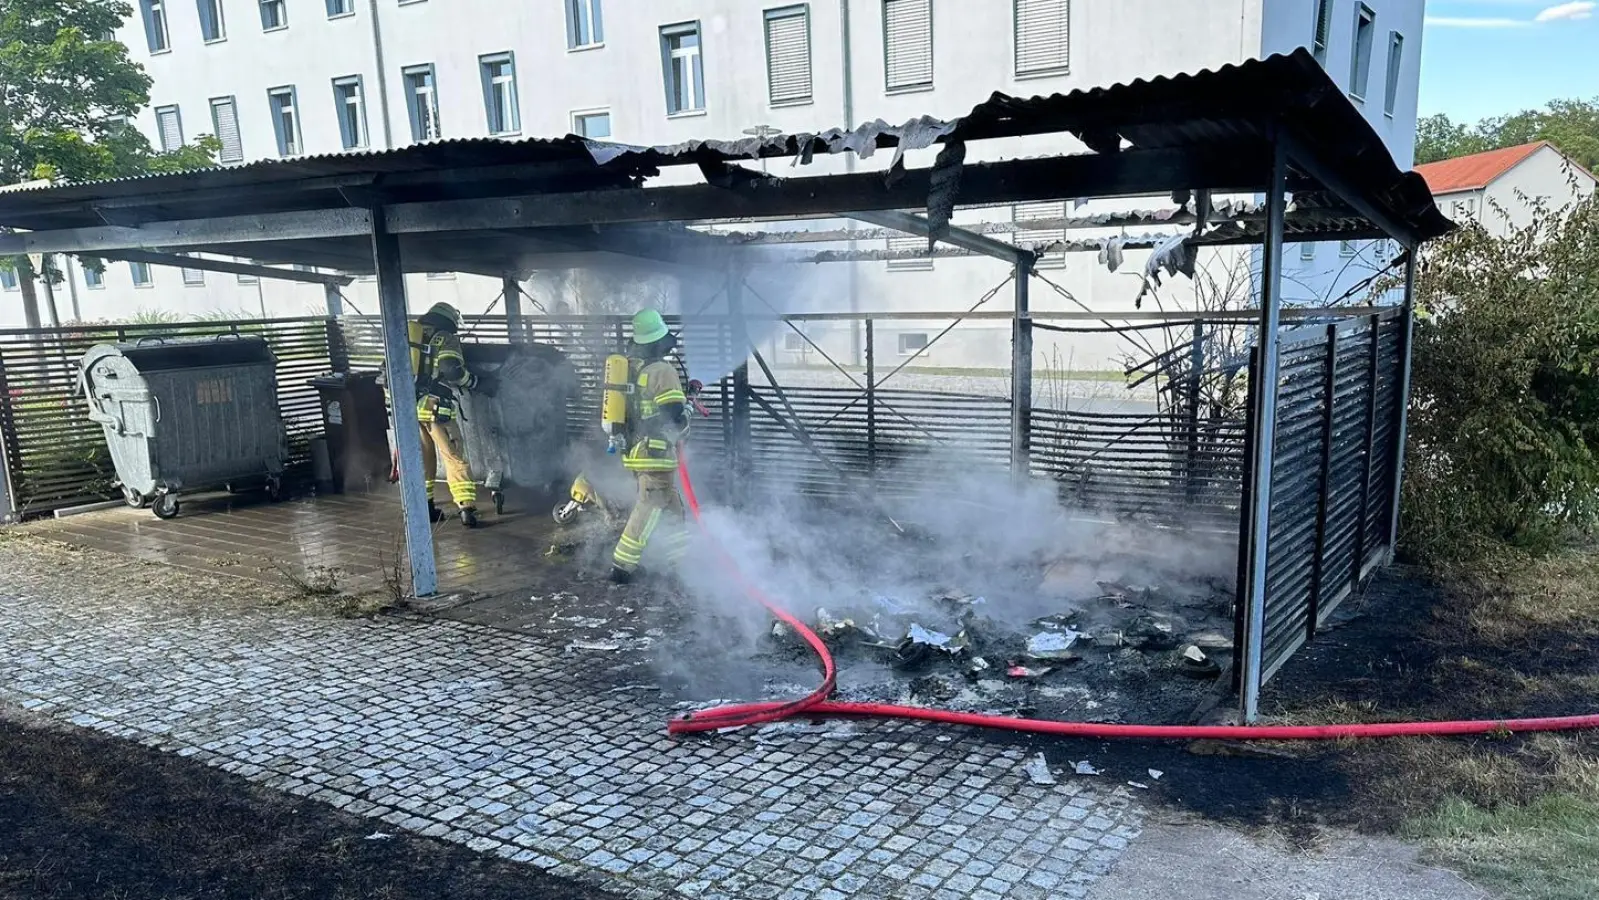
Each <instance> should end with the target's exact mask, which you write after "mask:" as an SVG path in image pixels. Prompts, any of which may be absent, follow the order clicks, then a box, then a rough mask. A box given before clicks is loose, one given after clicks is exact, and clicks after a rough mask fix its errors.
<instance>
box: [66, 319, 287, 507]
mask: <svg viewBox="0 0 1599 900" xmlns="http://www.w3.org/2000/svg"><path fill="white" fill-rule="evenodd" d="M78 377H79V379H80V386H81V387H82V390H83V394H84V397H85V398H86V400H87V401H88V404H89V418H90V419H92V420H93V421H95V422H98V423H100V425H101V427H102V428H104V429H105V439H106V444H107V445H108V446H109V447H110V449H111V461H112V463H113V464H114V465H115V466H116V470H117V480H118V481H119V482H120V483H121V485H122V495H123V498H124V499H125V500H127V502H128V505H129V506H134V507H143V506H145V505H147V504H148V505H150V506H151V508H152V509H153V510H154V512H155V514H156V515H157V516H159V517H160V518H163V519H170V518H172V517H173V516H175V515H177V514H178V493H179V492H180V491H185V490H188V491H193V490H204V489H210V488H217V487H221V486H224V485H226V486H228V487H229V488H230V489H231V488H233V487H234V486H236V485H237V486H261V487H264V488H266V491H267V495H268V496H269V497H271V498H272V499H274V500H276V499H278V498H279V497H280V496H281V492H282V487H283V469H284V464H285V462H286V460H287V458H288V439H287V436H286V434H285V432H284V428H283V420H282V418H281V417H280V416H279V415H278V392H277V360H276V359H275V358H274V357H273V355H272V350H271V348H270V347H268V346H267V342H266V341H265V340H264V339H262V338H259V337H250V336H242V337H241V336H237V335H221V336H218V337H203V338H141V339H140V340H139V341H138V342H136V343H127V344H100V345H98V346H95V347H93V348H91V349H90V350H89V352H87V353H85V354H84V355H83V359H82V361H81V362H80V363H79V371H78Z"/></svg>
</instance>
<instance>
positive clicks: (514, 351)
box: [460, 343, 577, 513]
mask: <svg viewBox="0 0 1599 900" xmlns="http://www.w3.org/2000/svg"><path fill="white" fill-rule="evenodd" d="M461 349H462V355H463V356H465V357H466V368H467V370H468V371H470V372H474V373H477V374H479V375H487V376H489V377H490V378H492V379H493V380H495V381H496V382H498V389H497V390H496V391H495V394H494V396H493V397H489V396H486V395H484V394H483V393H481V392H478V391H465V392H462V394H461V398H460V402H461V417H460V425H461V440H462V443H464V444H465V445H466V461H467V463H468V464H469V465H471V467H472V472H473V473H474V474H476V475H478V476H479V477H480V478H482V480H483V486H484V487H486V488H488V490H489V494H490V497H491V498H492V499H493V502H494V511H495V512H497V513H498V512H503V511H504V509H505V488H506V487H508V486H509V487H518V488H523V489H527V490H530V491H534V492H537V493H540V494H544V493H547V492H548V491H549V490H551V488H552V487H555V486H556V485H557V484H558V483H559V482H562V481H563V480H564V477H565V475H566V473H567V470H568V468H569V467H568V465H567V459H566V455H567V443H568V437H567V428H566V411H567V406H568V405H569V404H570V402H571V399H572V397H573V396H574V395H575V394H576V392H577V373H576V371H575V370H574V369H573V368H572V365H571V363H570V362H568V361H567V359H566V355H565V354H563V353H562V352H561V351H559V350H557V349H555V348H554V347H551V346H549V345H548V344H471V343H469V344H464V345H462V348H461ZM560 487H561V488H563V489H564V487H565V485H564V484H561V485H560Z"/></svg>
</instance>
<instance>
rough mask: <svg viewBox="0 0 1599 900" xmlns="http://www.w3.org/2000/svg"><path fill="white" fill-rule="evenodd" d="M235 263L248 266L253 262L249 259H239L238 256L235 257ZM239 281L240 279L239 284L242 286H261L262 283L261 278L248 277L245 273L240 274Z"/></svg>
mask: <svg viewBox="0 0 1599 900" xmlns="http://www.w3.org/2000/svg"><path fill="white" fill-rule="evenodd" d="M233 261H234V262H236V263H245V264H248V263H250V262H251V260H248V259H240V258H239V257H237V256H235V257H234V258H233ZM238 279H239V283H240V284H259V283H260V282H261V279H260V278H257V277H256V276H254V275H246V274H244V273H243V272H240V273H239V274H238Z"/></svg>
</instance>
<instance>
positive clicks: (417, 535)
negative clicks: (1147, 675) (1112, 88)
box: [0, 128, 1415, 721]
mask: <svg viewBox="0 0 1599 900" xmlns="http://www.w3.org/2000/svg"><path fill="white" fill-rule="evenodd" d="M1090 143H1091V145H1092V142H1090ZM1266 144H1267V147H1266V148H1264V149H1265V151H1266V152H1265V153H1263V152H1262V151H1263V148H1262V146H1261V145H1260V143H1242V144H1238V145H1236V146H1233V145H1223V146H1210V147H1207V148H1204V149H1203V150H1197V151H1196V150H1193V149H1190V148H1169V147H1168V148H1160V149H1128V150H1120V151H1114V150H1111V149H1108V148H1098V149H1100V150H1101V152H1098V153H1095V154H1091V155H1083V156H1068V157H1054V158H1047V159H1027V160H1011V161H1006V162H996V163H974V164H970V165H965V166H962V167H961V168H960V169H959V179H960V182H959V188H960V189H959V198H960V202H961V203H962V204H963V205H968V206H975V205H983V204H999V203H1012V202H1023V201H1027V200H1040V199H1056V198H1060V197H1070V196H1126V195H1156V194H1162V193H1165V192H1167V191H1169V190H1170V189H1171V185H1172V184H1174V183H1180V184H1182V185H1183V186H1184V187H1185V188H1186V189H1188V190H1196V191H1207V190H1210V191H1217V192H1229V193H1232V192H1238V193H1242V192H1247V191H1255V190H1259V189H1260V187H1261V184H1260V172H1261V170H1262V169H1263V168H1264V169H1267V170H1268V171H1269V178H1268V179H1267V184H1266V189H1267V204H1266V206H1267V208H1266V210H1265V222H1266V228H1265V234H1264V236H1263V240H1259V241H1258V242H1260V243H1262V244H1263V251H1264V254H1265V259H1266V266H1265V268H1264V273H1263V277H1262V282H1261V294H1262V303H1261V308H1260V311H1259V315H1258V321H1259V328H1260V332H1259V346H1258V347H1257V353H1256V358H1257V360H1258V364H1257V374H1256V377H1255V379H1254V381H1255V382H1258V386H1259V387H1260V388H1263V389H1261V390H1253V391H1252V395H1253V400H1252V402H1251V409H1250V421H1249V431H1250V436H1249V437H1250V448H1251V452H1250V454H1249V458H1248V477H1247V480H1246V484H1245V485H1244V509H1243V510H1242V516H1243V519H1244V525H1245V526H1246V527H1245V528H1244V529H1243V533H1241V535H1240V537H1241V541H1240V563H1241V568H1240V573H1241V575H1242V576H1243V577H1241V579H1240V594H1241V599H1242V601H1243V602H1242V603H1241V604H1240V608H1241V611H1242V617H1241V619H1240V626H1241V628H1242V637H1243V641H1242V643H1241V644H1240V649H1241V651H1242V656H1243V664H1242V665H1241V666H1240V667H1239V671H1238V672H1237V673H1236V677H1237V679H1238V681H1239V693H1240V704H1241V707H1242V712H1243V717H1244V718H1245V719H1246V720H1248V721H1252V720H1254V719H1255V717H1256V716H1257V715H1258V712H1259V694H1260V687H1261V684H1262V683H1263V677H1264V673H1263V672H1262V651H1263V638H1264V627H1265V590H1266V568H1267V558H1266V557H1267V545H1268V542H1269V534H1270V532H1269V525H1270V512H1271V486H1272V462H1273V452H1274V436H1275V429H1276V406H1277V396H1276V394H1277V391H1276V381H1277V372H1278V361H1279V347H1280V345H1279V340H1280V335H1279V328H1278V326H1279V324H1280V321H1281V318H1282V316H1281V309H1280V305H1281V264H1282V247H1283V243H1284V240H1285V218H1286V213H1287V211H1286V208H1285V201H1286V195H1287V191H1288V189H1289V178H1290V169H1294V170H1297V171H1298V172H1302V173H1304V174H1307V175H1309V176H1311V178H1312V179H1313V180H1315V181H1316V182H1318V183H1319V184H1320V186H1321V187H1323V188H1325V189H1326V190H1328V191H1330V192H1331V193H1333V194H1335V195H1337V196H1338V197H1339V198H1340V199H1342V200H1343V201H1344V202H1346V203H1348V204H1349V205H1350V207H1352V208H1353V209H1354V210H1356V211H1357V212H1358V213H1360V214H1361V215H1362V216H1363V217H1364V218H1365V220H1366V221H1367V222H1370V223H1372V224H1373V225H1374V226H1375V231H1373V232H1371V233H1369V234H1368V233H1367V232H1365V231H1361V232H1360V235H1359V236H1362V237H1366V236H1375V235H1376V234H1377V233H1378V232H1381V233H1386V234H1387V235H1389V236H1390V237H1393V238H1395V239H1397V240H1399V241H1400V242H1401V243H1403V244H1405V245H1406V246H1407V247H1409V248H1411V249H1413V248H1414V244H1415V241H1414V240H1413V239H1407V238H1406V237H1405V236H1404V235H1406V234H1410V233H1411V232H1407V231H1405V230H1404V229H1403V228H1401V227H1400V226H1399V224H1398V223H1396V222H1395V221H1393V220H1392V219H1390V218H1389V217H1387V216H1386V215H1385V214H1384V211H1383V210H1382V209H1381V208H1379V207H1378V206H1377V205H1376V204H1374V203H1372V202H1369V201H1368V200H1367V199H1366V198H1365V197H1364V196H1362V193H1361V191H1360V190H1357V189H1355V188H1354V187H1353V186H1351V185H1350V184H1348V183H1345V182H1343V181H1342V180H1341V179H1340V178H1339V177H1338V176H1339V172H1338V171H1336V170H1335V169H1334V168H1333V167H1331V166H1328V165H1323V164H1322V163H1321V162H1319V161H1318V159H1317V157H1316V155H1315V154H1314V153H1311V152H1309V150H1308V149H1307V148H1305V147H1303V146H1301V145H1300V144H1299V143H1297V142H1296V141H1295V140H1294V139H1293V138H1292V137H1291V136H1289V135H1287V134H1284V133H1282V132H1281V130H1279V129H1276V128H1273V129H1270V131H1269V134H1268V140H1267V141H1266ZM763 155H768V154H763ZM727 174H730V175H731V176H732V177H727V178H720V177H719V178H718V179H717V180H716V183H710V184H702V185H691V186H683V187H657V188H649V189H645V190H639V189H634V190H617V189H607V190H583V191H576V192H571V193H538V194H530V195H523V196H489V197H481V198H476V199H463V200H425V201H410V202H391V201H385V200H383V199H382V198H381V196H373V197H370V198H368V199H367V200H366V201H365V202H361V201H360V199H359V198H360V196H361V194H360V191H359V190H356V189H354V188H352V191H351V194H350V197H349V199H351V201H352V205H350V206H349V207H346V208H324V209H317V210H310V211H301V212H268V213H260V214H255V215H243V216H222V217H210V218H197V219H188V220H170V221H151V222H145V223H142V224H137V225H103V226H92V227H81V228H63V229H57V230H51V231H37V232H28V233H22V234H3V235H0V255H10V254H17V253H28V252H77V253H82V252H97V251H118V250H122V251H126V250H128V249H130V248H132V249H144V248H165V249H186V248H188V249H193V248H203V247H208V246H211V245H223V246H225V245H228V244H249V243H258V242H263V241H269V242H299V241H305V240H315V239H319V238H352V237H370V239H371V246H372V254H371V260H372V262H373V265H374V268H375V269H376V270H377V273H378V286H379V296H380V313H381V316H382V321H383V335H384V351H385V358H386V365H387V367H388V378H389V381H390V383H391V384H395V385H406V384H410V383H411V382H412V375H413V373H412V372H411V364H410V353H409V348H408V344H407V341H406V334H405V323H406V317H407V307H406V302H405V289H404V284H403V271H404V265H403V261H402V258H401V243H400V236H401V235H405V234H423V233H431V232H471V231H485V230H495V229H529V228H541V227H556V226H589V225H595V224H601V223H604V224H613V225H614V224H625V223H647V222H668V221H703V220H707V219H718V218H722V219H727V218H750V217H757V216H762V215H766V216H785V217H803V216H806V215H817V214H826V215H839V214H861V213H866V214H873V215H871V216H870V218H875V219H877V220H878V221H884V220H887V221H889V222H891V223H892V224H891V225H890V226H889V227H894V228H897V229H901V230H903V229H906V228H910V229H921V228H928V229H929V233H931V227H930V226H928V225H925V224H924V223H925V222H926V220H924V219H920V218H919V217H915V216H905V217H904V218H901V217H900V216H902V215H903V214H898V215H892V216H885V215H881V214H874V213H880V211H891V210H902V209H906V208H919V207H922V206H923V205H925V204H926V203H927V202H928V200H929V198H930V197H931V196H932V195H933V194H934V193H935V192H936V189H938V188H939V185H940V178H941V177H942V176H943V175H945V174H947V173H945V172H943V171H941V170H940V169H939V168H938V167H934V168H929V169H914V170H904V169H900V170H897V171H895V172H894V173H893V177H891V178H888V179H885V178H884V177H883V176H882V174H881V173H875V172H867V173H849V174H843V175H833V176H825V177H815V178H803V179H779V178H772V177H767V176H759V175H755V174H754V173H748V172H742V171H741V170H733V171H732V172H730V173H727ZM368 180H370V179H368ZM360 182H361V179H359V178H354V179H352V180H351V183H352V184H357V185H358V184H359V183H360ZM1295 184H1296V186H1297V184H1298V183H1297V182H1296V183H1295ZM263 187H264V188H266V189H279V188H278V187H277V186H263ZM240 194H241V196H243V197H246V198H248V197H249V196H253V193H252V191H250V190H249V189H248V188H245V189H240ZM109 205H110V204H108V206H109ZM117 205H126V206H129V207H133V206H136V205H137V203H136V202H135V201H128V202H126V203H125V204H122V203H119V204H117ZM861 217H862V218H867V216H861ZM117 218H121V219H123V221H129V219H128V218H125V217H123V216H120V215H119V216H117ZM868 220H870V219H868ZM912 233H915V231H914V230H913V231H912ZM1328 233H1329V234H1330V233H1331V232H1328ZM1339 233H1340V234H1341V235H1342V236H1346V237H1347V236H1350V235H1351V234H1352V232H1347V231H1346V232H1339ZM1319 234H1320V233H1319V232H1315V233H1312V232H1299V233H1296V234H1295V238H1297V239H1305V238H1313V237H1315V236H1319ZM938 236H939V237H941V238H942V239H944V240H945V241H946V243H949V244H951V245H953V246H956V247H958V248H960V249H965V250H969V251H971V252H976V253H982V254H984V255H990V256H997V257H1000V258H1008V259H1009V260H1010V261H1011V262H1012V264H1013V265H1014V266H1015V273H1014V275H1013V276H1012V277H1015V278H1016V281H1017V284H1016V286H1015V308H1014V309H1013V310H1012V311H1011V312H1010V313H1009V314H1008V317H1009V318H1010V319H1011V320H1012V323H1013V326H1012V335H1013V337H1012V345H1013V381H1012V403H1013V412H1012V414H1013V423H1012V424H1013V433H1012V448H1011V459H1012V465H1013V468H1014V470H1015V471H1016V472H1017V473H1018V475H1019V477H1025V473H1026V471H1027V468H1028V454H1029V451H1030V444H1029V441H1028V434H1027V432H1028V429H1029V423H1028V411H1029V410H1030V406H1031V399H1032V398H1031V363H1032V360H1031V352H1030V348H1031V343H1032V327H1033V319H1034V318H1035V317H1034V315H1033V314H1032V313H1031V311H1030V309H1029V297H1028V287H1029V275H1030V270H1031V268H1032V258H1031V254H1030V253H1025V252H1019V251H1017V250H1016V249H1015V248H1009V247H1006V248H1005V250H1004V252H1003V254H1002V253H1001V252H999V248H1000V247H1003V246H1004V245H998V242H996V241H992V239H988V238H985V237H983V236H982V235H978V234H975V233H970V232H962V231H959V230H954V229H950V228H948V227H941V228H940V229H939V231H938ZM1230 240H1236V241H1238V242H1247V243H1255V242H1257V239H1255V238H1254V237H1253V236H1252V235H1249V234H1243V235H1240V236H1239V237H1237V238H1234V239H1230ZM1200 243H1204V241H1203V240H1201V241H1200ZM995 245H998V246H995ZM324 249H329V250H330V252H335V253H336V252H337V250H338V249H339V248H324ZM313 251H315V252H320V251H319V250H316V248H311V249H308V250H307V258H312V257H313V256H314V255H315V253H314V252H313ZM1413 277H1414V273H1413V270H1412V271H1411V272H1410V273H1408V275H1407V287H1409V286H1410V285H1411V284H1412V283H1413ZM514 293H515V300H516V301H517V306H518V307H519V301H520V293H519V292H514ZM512 295H513V292H511V291H509V290H508V291H507V296H508V297H511V296H512ZM1410 303H1411V300H1410V298H1409V296H1408V291H1407V299H1406V310H1407V312H1408V311H1409V309H1410ZM517 312H518V314H519V312H520V310H519V308H518V309H517ZM743 345H747V342H744V343H742V344H740V346H743ZM1403 353H1404V354H1405V357H1406V358H1405V362H1404V365H1405V372H1406V373H1407V375H1408V366H1409V360H1408V354H1409V340H1408V332H1407V339H1406V341H1405V344H1404V350H1403ZM747 371H748V370H747V366H741V367H740V368H739V370H738V372H737V373H735V385H736V387H735V401H734V402H735V410H737V409H738V408H739V407H740V406H742V408H743V419H744V420H745V421H746V422H747V420H748V400H749V394H750V391H749V387H748V383H747V378H748V375H747ZM740 373H742V376H743V384H742V385H738V384H737V383H738V381H739V374H740ZM874 374H875V373H874ZM875 386H876V385H875V384H873V383H871V382H870V381H869V383H868V388H869V390H870V389H872V388H875ZM874 399H875V398H874ZM1397 415H1398V419H1399V421H1398V425H1399V432H1400V435H1401V441H1400V443H1399V447H1398V450H1397V453H1399V454H1400V455H1401V459H1400V460H1397V461H1396V462H1397V463H1399V464H1402V454H1403V449H1404V448H1403V440H1402V435H1403V433H1404V428H1405V409H1404V403H1403V402H1401V403H1400V406H1399V412H1398V414H1397ZM737 418H738V417H737V415H735V423H734V429H735V442H734V443H735V448H736V447H737V445H738V443H739V440H738V436H737V430H738V428H739V425H738V422H737ZM395 433H396V441H397V444H398V451H399V457H400V469H401V474H402V478H401V484H402V506H403V509H404V512H405V519H406V534H407V547H408V550H409V553H410V562H411V570H412V579H413V584H412V587H413V590H414V591H415V593H417V594H418V595H426V594H429V593H432V592H434V591H435V590H436V589H437V575H436V571H435V566H434V555H433V546H432V541H431V529H430V527H429V522H428V516H427V510H426V501H425V494H424V488H423V485H422V481H421V472H420V468H421V466H420V460H421V457H420V432H419V428H418V424H417V422H416V412H415V408H414V405H413V404H410V403H406V402H401V403H397V404H395ZM735 453H737V450H736V449H735ZM735 459H737V456H736V457H735ZM745 461H747V455H745ZM1399 469H1400V465H1396V466H1395V472H1394V478H1395V479H1396V483H1395V484H1394V485H1393V489H1394V492H1395V495H1396V496H1397V493H1398V484H1397V479H1398V477H1399ZM1388 515H1389V518H1390V522H1389V526H1390V529H1391V528H1392V526H1393V523H1394V521H1396V520H1397V515H1396V514H1395V513H1394V512H1393V511H1389V513H1388ZM1390 543H1391V542H1390Z"/></svg>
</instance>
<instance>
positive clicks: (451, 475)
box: [422, 419, 477, 509]
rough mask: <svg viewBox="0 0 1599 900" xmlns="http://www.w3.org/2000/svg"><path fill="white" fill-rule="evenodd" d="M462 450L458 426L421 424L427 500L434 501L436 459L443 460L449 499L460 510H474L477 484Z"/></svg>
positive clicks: (448, 421)
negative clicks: (448, 486)
mask: <svg viewBox="0 0 1599 900" xmlns="http://www.w3.org/2000/svg"><path fill="white" fill-rule="evenodd" d="M462 447H463V445H462V443H461V426H460V425H459V424H457V423H456V421H455V420H454V419H434V420H433V421H431V422H423V423H422V477H423V479H424V480H425V481H426V483H427V490H428V499H429V500H432V499H433V482H434V481H435V480H436V479H437V478H438V477H439V457H443V458H444V478H445V480H446V481H448V482H449V483H450V498H451V499H453V500H454V501H455V505H456V506H459V507H461V508H462V509H466V508H468V507H475V506H477V482H475V481H473V480H472V468H471V466H468V465H467V464H466V452H465V451H464V450H463V449H462Z"/></svg>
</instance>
